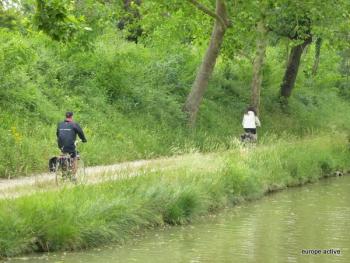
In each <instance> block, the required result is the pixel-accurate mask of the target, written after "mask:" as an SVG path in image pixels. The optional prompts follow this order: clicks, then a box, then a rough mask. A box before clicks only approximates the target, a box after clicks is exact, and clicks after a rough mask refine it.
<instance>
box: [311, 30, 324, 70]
mask: <svg viewBox="0 0 350 263" xmlns="http://www.w3.org/2000/svg"><path fill="white" fill-rule="evenodd" d="M321 46H322V38H321V37H318V38H317V40H316V43H315V60H314V65H313V66H312V75H313V76H316V74H317V70H318V65H319V64H320V54H321Z"/></svg>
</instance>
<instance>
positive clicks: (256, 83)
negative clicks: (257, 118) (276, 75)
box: [250, 20, 267, 114]
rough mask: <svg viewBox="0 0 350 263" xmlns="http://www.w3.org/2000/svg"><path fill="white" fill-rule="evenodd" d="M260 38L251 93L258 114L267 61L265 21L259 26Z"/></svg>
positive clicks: (252, 103) (257, 43) (260, 22)
mask: <svg viewBox="0 0 350 263" xmlns="http://www.w3.org/2000/svg"><path fill="white" fill-rule="evenodd" d="M257 31H258V38H257V41H256V55H255V59H254V64H253V79H252V86H251V88H252V91H251V92H252V93H251V102H250V104H251V106H254V107H255V109H256V111H257V114H259V105H260V90H261V82H262V78H263V75H262V69H263V66H264V61H265V53H266V45H267V39H266V28H265V25H264V21H263V20H261V21H259V22H258V25H257Z"/></svg>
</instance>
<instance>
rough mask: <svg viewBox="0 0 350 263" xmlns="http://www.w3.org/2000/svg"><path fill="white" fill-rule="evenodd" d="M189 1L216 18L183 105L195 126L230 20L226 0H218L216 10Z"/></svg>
mask: <svg viewBox="0 0 350 263" xmlns="http://www.w3.org/2000/svg"><path fill="white" fill-rule="evenodd" d="M188 1H189V2H191V3H192V4H193V5H194V6H195V7H196V8H198V9H199V10H201V11H202V12H204V13H205V14H207V15H209V16H211V17H213V18H214V19H215V22H214V27H213V30H212V34H211V38H210V43H209V47H208V49H207V51H206V53H205V56H204V58H203V61H202V64H201V65H200V67H199V70H198V72H197V76H196V79H195V81H194V83H193V85H192V89H191V92H190V94H189V95H188V97H187V99H186V103H185V105H184V107H183V110H184V111H185V112H186V113H187V114H188V121H189V125H190V127H194V125H195V122H196V118H197V113H198V110H199V105H200V103H201V101H202V99H203V95H204V93H205V91H206V89H207V87H208V82H209V78H210V76H211V74H212V72H213V70H214V67H215V63H216V59H217V57H218V55H219V52H220V47H221V45H222V42H223V39H224V36H225V32H226V30H227V28H228V27H229V26H230V22H229V19H228V13H227V9H226V5H225V1H224V0H216V9H215V12H213V11H211V10H210V9H209V8H208V7H206V6H204V5H202V4H200V3H199V2H197V1H196V0H188Z"/></svg>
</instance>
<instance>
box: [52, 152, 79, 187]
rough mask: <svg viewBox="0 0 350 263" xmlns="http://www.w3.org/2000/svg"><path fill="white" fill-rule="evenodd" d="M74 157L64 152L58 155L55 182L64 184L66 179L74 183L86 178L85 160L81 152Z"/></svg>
mask: <svg viewBox="0 0 350 263" xmlns="http://www.w3.org/2000/svg"><path fill="white" fill-rule="evenodd" d="M75 165H76V167H74V158H72V157H71V155H70V154H69V153H62V154H61V155H60V156H59V157H57V161H56V167H55V182H56V185H60V184H63V183H64V182H65V181H69V182H72V183H74V184H78V183H83V182H84V180H85V165H84V161H83V160H82V159H81V156H80V155H79V152H77V156H76V157H75Z"/></svg>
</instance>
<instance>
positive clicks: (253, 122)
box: [242, 107, 261, 134]
mask: <svg viewBox="0 0 350 263" xmlns="http://www.w3.org/2000/svg"><path fill="white" fill-rule="evenodd" d="M242 125H243V129H244V131H245V132H246V133H250V134H256V127H260V126H261V124H260V120H259V118H258V116H257V115H256V111H255V109H254V107H248V108H247V111H246V112H245V113H244V115H243V121H242Z"/></svg>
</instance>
